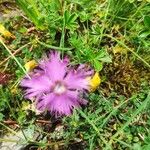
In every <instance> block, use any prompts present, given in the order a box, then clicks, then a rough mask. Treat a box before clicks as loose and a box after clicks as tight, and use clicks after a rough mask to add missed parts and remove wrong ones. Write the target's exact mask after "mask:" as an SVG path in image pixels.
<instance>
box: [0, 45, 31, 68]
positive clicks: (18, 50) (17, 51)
mask: <svg viewBox="0 0 150 150" xmlns="http://www.w3.org/2000/svg"><path fill="white" fill-rule="evenodd" d="M30 43H31V42H29V43H27V44H25V45H23V46H21V47H20V48H18V49H17V50H15V52H14V53H13V55H16V54H17V53H19V52H20V51H21V50H22V49H23V48H25V47H26V46H27V45H29V44H30ZM10 58H11V56H9V57H7V58H6V59H4V60H3V61H2V62H1V63H0V66H1V65H3V64H4V63H5V62H6V61H8V60H9V59H10Z"/></svg>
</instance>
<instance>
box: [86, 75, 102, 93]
mask: <svg viewBox="0 0 150 150" xmlns="http://www.w3.org/2000/svg"><path fill="white" fill-rule="evenodd" d="M87 80H89V83H90V87H91V89H90V91H95V90H96V89H97V88H98V86H99V85H100V83H101V79H100V76H99V73H98V72H96V73H95V74H94V76H93V77H88V78H87Z"/></svg>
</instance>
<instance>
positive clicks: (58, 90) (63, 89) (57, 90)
mask: <svg viewBox="0 0 150 150" xmlns="http://www.w3.org/2000/svg"><path fill="white" fill-rule="evenodd" d="M66 90H67V89H66V86H65V85H64V84H63V83H61V82H57V83H56V84H55V86H54V89H53V91H54V93H55V94H58V95H60V94H63V93H65V92H66Z"/></svg>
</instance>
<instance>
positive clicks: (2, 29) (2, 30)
mask: <svg viewBox="0 0 150 150" xmlns="http://www.w3.org/2000/svg"><path fill="white" fill-rule="evenodd" d="M0 33H1V34H2V35H3V36H4V37H8V38H10V37H11V38H15V36H14V35H13V34H11V33H10V32H9V31H8V30H7V29H6V28H5V27H4V26H3V25H2V24H0Z"/></svg>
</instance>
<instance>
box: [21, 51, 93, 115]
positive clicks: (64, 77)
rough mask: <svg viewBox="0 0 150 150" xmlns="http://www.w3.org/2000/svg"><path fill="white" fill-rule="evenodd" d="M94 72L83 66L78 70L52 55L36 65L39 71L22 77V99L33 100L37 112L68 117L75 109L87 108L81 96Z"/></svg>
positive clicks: (58, 56)
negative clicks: (23, 97) (48, 112)
mask: <svg viewBox="0 0 150 150" xmlns="http://www.w3.org/2000/svg"><path fill="white" fill-rule="evenodd" d="M92 73H93V71H92V70H89V69H87V67H85V65H83V64H82V65H79V66H78V68H77V69H74V68H72V67H70V66H69V59H68V58H67V57H66V58H64V59H61V58H60V53H58V52H54V51H53V52H51V53H50V54H49V58H45V59H44V60H42V61H41V62H40V63H39V69H34V71H33V72H32V73H31V74H30V77H31V79H29V78H27V77H25V78H24V79H23V80H22V81H21V86H22V87H24V88H25V97H26V98H28V99H31V100H33V99H34V100H35V103H36V107H37V109H38V110H41V111H45V110H48V111H50V112H51V113H54V114H55V115H56V116H58V115H70V114H71V113H72V110H73V109H74V108H77V107H80V105H81V104H84V105H86V104H87V101H86V100H84V99H83V98H81V94H83V93H84V92H86V91H88V90H89V88H90V87H89V82H88V80H87V79H86V78H87V77H88V76H90V75H92Z"/></svg>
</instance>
